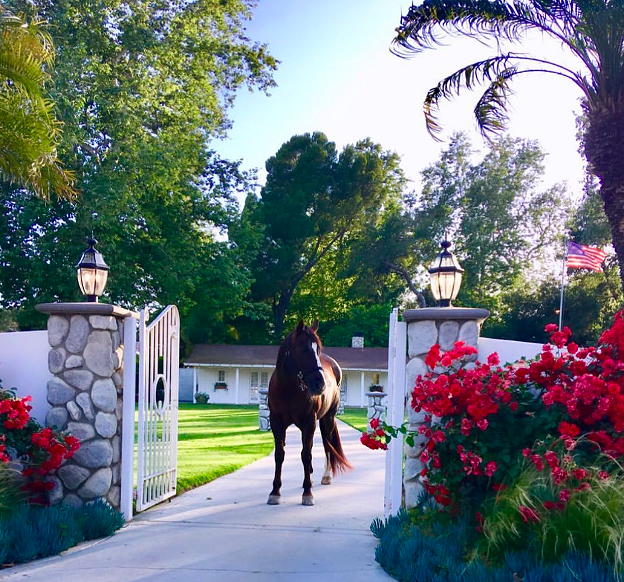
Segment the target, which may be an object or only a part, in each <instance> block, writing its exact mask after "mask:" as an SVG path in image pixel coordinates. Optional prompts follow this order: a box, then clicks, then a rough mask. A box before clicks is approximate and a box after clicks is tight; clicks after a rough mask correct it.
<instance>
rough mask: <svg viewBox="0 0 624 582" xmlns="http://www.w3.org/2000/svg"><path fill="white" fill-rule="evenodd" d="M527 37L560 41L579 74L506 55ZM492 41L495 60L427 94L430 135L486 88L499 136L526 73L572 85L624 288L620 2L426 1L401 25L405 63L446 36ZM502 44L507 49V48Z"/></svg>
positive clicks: (489, 124) (483, 107)
mask: <svg viewBox="0 0 624 582" xmlns="http://www.w3.org/2000/svg"><path fill="white" fill-rule="evenodd" d="M528 31H537V32H539V33H540V34H544V35H547V36H550V37H552V38H554V39H555V40H556V41H557V42H558V43H560V45H561V46H562V47H563V48H564V49H565V50H567V51H569V52H570V53H571V54H572V56H573V57H574V58H576V60H577V63H578V65H579V67H580V68H579V69H578V70H573V69H571V68H568V67H567V66H565V65H564V64H562V63H561V62H557V60H553V59H545V58H544V56H543V55H541V54H537V55H532V54H530V53H517V52H505V51H503V50H502V48H501V47H503V46H505V45H506V43H507V42H511V43H520V44H522V42H523V40H524V39H525V38H526V37H525V33H526V32H528ZM453 34H458V35H463V36H467V37H471V38H475V39H478V40H480V41H485V42H488V41H491V42H492V44H493V45H494V46H495V48H496V54H494V55H493V56H492V57H490V58H487V59H484V60H482V61H479V62H476V63H470V64H468V65H466V66H464V67H462V68H461V69H460V70H458V71H457V72H455V73H453V74H452V75H449V76H448V77H446V78H444V79H442V80H441V81H440V82H439V83H438V84H437V85H436V86H434V87H433V88H432V89H430V91H429V92H428V94H427V97H426V99H425V102H424V113H425V120H426V123H427V127H428V128H429V130H430V131H431V132H432V133H434V134H436V133H437V132H438V131H439V129H440V126H439V124H438V120H437V113H436V109H437V105H438V103H439V101H440V100H441V99H447V98H451V97H453V96H454V95H456V94H457V93H459V92H461V91H462V90H464V89H472V88H474V87H476V86H479V85H483V84H484V85H485V90H484V92H483V94H482V95H481V97H480V98H479V99H478V101H477V104H476V106H475V110H474V111H475V116H476V119H477V123H478V124H479V127H480V128H481V130H482V132H483V133H484V135H486V136H488V137H491V136H492V135H496V134H497V133H499V132H500V131H501V130H502V129H503V128H504V127H505V123H506V121H507V111H506V106H507V102H508V97H509V94H510V82H511V81H512V80H513V79H514V78H516V77H518V76H520V75H524V74H527V73H535V72H537V73H541V74H551V75H556V76H557V77H559V78H562V79H565V80H567V81H571V82H572V83H574V84H575V85H576V87H578V89H579V91H580V94H581V96H582V98H583V108H584V112H585V116H586V126H585V128H584V135H583V150H584V153H585V156H586V158H587V161H588V162H589V169H590V171H591V172H592V173H593V174H594V175H595V176H596V177H597V178H598V179H599V180H600V195H601V198H602V200H603V203H604V206H605V211H606V216H607V218H608V221H609V225H610V227H611V237H612V241H613V245H614V247H615V251H616V254H617V257H618V262H619V266H620V276H621V279H622V281H623V283H624V194H623V190H624V172H623V170H622V167H623V166H622V159H624V91H623V90H622V89H623V87H624V50H623V49H624V40H623V39H624V10H623V9H622V5H621V3H620V2H611V1H609V0H598V1H596V2H583V1H577V2H575V1H568V0H565V1H564V0H554V1H552V2H543V1H541V0H513V1H510V0H491V1H487V2H483V1H482V0H459V1H457V2H446V1H445V0H425V1H424V2H423V3H422V4H420V5H418V6H416V5H413V6H412V7H411V8H410V9H409V10H408V12H407V14H406V15H405V16H403V17H402V19H401V23H400V26H399V27H398V28H397V35H396V37H395V39H394V47H395V49H394V50H395V52H397V53H398V54H400V55H402V56H404V55H409V54H413V53H418V52H420V51H421V50H423V49H426V48H431V47H435V46H438V45H439V44H441V41H442V39H443V38H444V37H445V36H446V35H453ZM501 41H502V42H501Z"/></svg>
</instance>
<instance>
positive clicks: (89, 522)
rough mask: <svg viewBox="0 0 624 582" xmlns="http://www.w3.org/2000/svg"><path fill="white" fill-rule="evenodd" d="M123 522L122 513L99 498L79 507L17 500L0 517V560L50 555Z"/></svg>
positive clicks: (18, 560)
mask: <svg viewBox="0 0 624 582" xmlns="http://www.w3.org/2000/svg"><path fill="white" fill-rule="evenodd" d="M123 524H124V519H123V515H122V514H121V513H119V512H118V511H116V510H114V509H113V508H112V507H111V506H110V505H108V503H106V502H105V501H102V500H99V499H98V500H96V501H93V502H91V503H87V504H85V505H83V506H82V507H72V506H69V505H52V506H49V507H46V506H40V505H32V504H21V505H19V506H18V507H16V508H15V509H14V511H12V512H11V513H10V514H9V515H8V516H7V517H5V518H0V564H13V563H15V564H17V563H21V562H28V561H30V560H35V559H37V558H45V557H46V556H52V555H55V554H58V553H59V552H62V551H63V550H66V549H67V548H70V547H72V546H75V545H76V544H78V543H80V542H83V541H86V540H92V539H97V538H100V537H105V536H109V535H111V534H113V533H114V532H115V531H116V530H118V529H119V528H120V527H121V526H122V525H123Z"/></svg>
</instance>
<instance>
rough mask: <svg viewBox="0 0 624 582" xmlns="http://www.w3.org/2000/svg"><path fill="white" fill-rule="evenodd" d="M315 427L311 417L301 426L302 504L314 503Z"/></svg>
mask: <svg viewBox="0 0 624 582" xmlns="http://www.w3.org/2000/svg"><path fill="white" fill-rule="evenodd" d="M315 429H316V420H315V419H314V417H313V419H312V422H309V423H308V424H306V425H305V426H303V427H302V428H301V444H302V448H301V462H302V463H303V496H302V497H301V503H302V505H314V497H313V496H312V479H311V477H310V476H311V475H312V471H313V468H312V444H313V442H314V430H315Z"/></svg>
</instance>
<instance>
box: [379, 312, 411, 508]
mask: <svg viewBox="0 0 624 582" xmlns="http://www.w3.org/2000/svg"><path fill="white" fill-rule="evenodd" d="M406 364H407V324H406V323H405V322H403V321H399V310H398V309H397V308H396V307H395V308H394V309H393V310H392V313H391V314H390V332H389V337H388V410H387V414H386V422H387V423H388V424H391V425H393V426H399V425H400V424H402V423H403V419H404V417H405V366H406ZM402 498H403V435H402V434H400V433H399V435H398V437H397V438H396V439H392V441H391V442H390V444H389V445H388V451H387V453H386V481H385V491H384V514H385V515H386V517H387V516H389V515H394V514H396V513H397V511H399V508H400V507H401V501H402Z"/></svg>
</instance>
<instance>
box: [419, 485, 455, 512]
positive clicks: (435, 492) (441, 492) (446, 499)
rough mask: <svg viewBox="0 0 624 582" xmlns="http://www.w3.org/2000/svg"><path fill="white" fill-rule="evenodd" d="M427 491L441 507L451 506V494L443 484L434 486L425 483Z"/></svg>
mask: <svg viewBox="0 0 624 582" xmlns="http://www.w3.org/2000/svg"><path fill="white" fill-rule="evenodd" d="M424 487H425V491H426V492H427V493H429V495H431V496H432V497H433V498H434V499H435V500H436V501H437V502H438V503H439V504H440V505H444V506H445V507H446V506H447V505H450V504H451V503H452V501H453V499H452V497H451V492H450V491H449V489H448V488H447V487H446V486H445V485H442V484H438V485H432V484H431V483H427V482H425V483H424Z"/></svg>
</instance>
